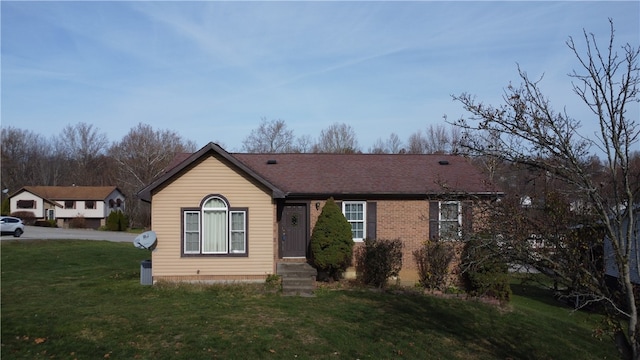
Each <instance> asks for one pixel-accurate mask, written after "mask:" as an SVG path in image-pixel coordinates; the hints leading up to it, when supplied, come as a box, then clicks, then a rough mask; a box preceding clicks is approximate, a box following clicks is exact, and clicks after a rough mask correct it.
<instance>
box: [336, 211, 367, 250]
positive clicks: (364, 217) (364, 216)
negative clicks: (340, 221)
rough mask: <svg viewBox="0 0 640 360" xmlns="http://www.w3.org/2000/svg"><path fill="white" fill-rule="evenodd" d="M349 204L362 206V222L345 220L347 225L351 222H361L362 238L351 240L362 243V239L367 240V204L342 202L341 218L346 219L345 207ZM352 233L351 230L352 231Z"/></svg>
mask: <svg viewBox="0 0 640 360" xmlns="http://www.w3.org/2000/svg"><path fill="white" fill-rule="evenodd" d="M349 204H360V205H362V220H347V221H348V222H349V225H351V223H352V222H362V237H361V238H353V241H354V242H363V241H364V239H366V238H367V202H366V201H343V202H342V216H344V217H345V219H346V217H347V216H346V211H345V209H346V206H347V205H349ZM352 231H353V230H352Z"/></svg>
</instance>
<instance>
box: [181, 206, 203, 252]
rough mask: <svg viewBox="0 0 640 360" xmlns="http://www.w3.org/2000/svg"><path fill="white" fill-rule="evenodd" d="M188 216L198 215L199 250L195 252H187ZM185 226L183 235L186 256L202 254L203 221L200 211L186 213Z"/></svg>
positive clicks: (184, 217)
mask: <svg viewBox="0 0 640 360" xmlns="http://www.w3.org/2000/svg"><path fill="white" fill-rule="evenodd" d="M187 214H198V231H197V233H198V250H195V251H187ZM182 216H183V220H182V221H183V224H184V230H183V231H184V235H183V239H184V240H183V242H184V245H183V252H184V253H185V254H200V249H201V248H202V221H201V214H200V210H187V211H184V212H183V214H182Z"/></svg>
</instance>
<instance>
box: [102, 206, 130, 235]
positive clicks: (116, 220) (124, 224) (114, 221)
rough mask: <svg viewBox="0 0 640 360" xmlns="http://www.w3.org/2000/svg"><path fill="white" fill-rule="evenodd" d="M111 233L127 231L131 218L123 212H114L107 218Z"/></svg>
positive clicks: (107, 225)
mask: <svg viewBox="0 0 640 360" xmlns="http://www.w3.org/2000/svg"><path fill="white" fill-rule="evenodd" d="M106 227H107V230H109V231H126V230H127V229H128V228H129V218H128V217H127V215H125V214H124V213H123V212H122V211H120V210H118V211H112V212H111V213H110V214H109V216H107V223H106Z"/></svg>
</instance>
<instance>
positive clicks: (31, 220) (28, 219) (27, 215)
mask: <svg viewBox="0 0 640 360" xmlns="http://www.w3.org/2000/svg"><path fill="white" fill-rule="evenodd" d="M11 216H13V217H17V218H20V219H21V220H22V222H23V223H24V224H25V225H33V224H35V223H36V214H34V213H33V212H31V211H14V212H13V213H11Z"/></svg>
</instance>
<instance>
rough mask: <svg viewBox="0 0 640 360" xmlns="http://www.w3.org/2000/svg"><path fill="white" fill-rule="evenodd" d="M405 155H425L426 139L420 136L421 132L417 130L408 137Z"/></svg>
mask: <svg viewBox="0 0 640 360" xmlns="http://www.w3.org/2000/svg"><path fill="white" fill-rule="evenodd" d="M407 142H408V146H407V153H409V154H426V153H427V138H426V137H425V136H424V135H423V134H422V131H420V130H418V131H416V132H414V133H413V134H411V135H409V140H408V141H407Z"/></svg>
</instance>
